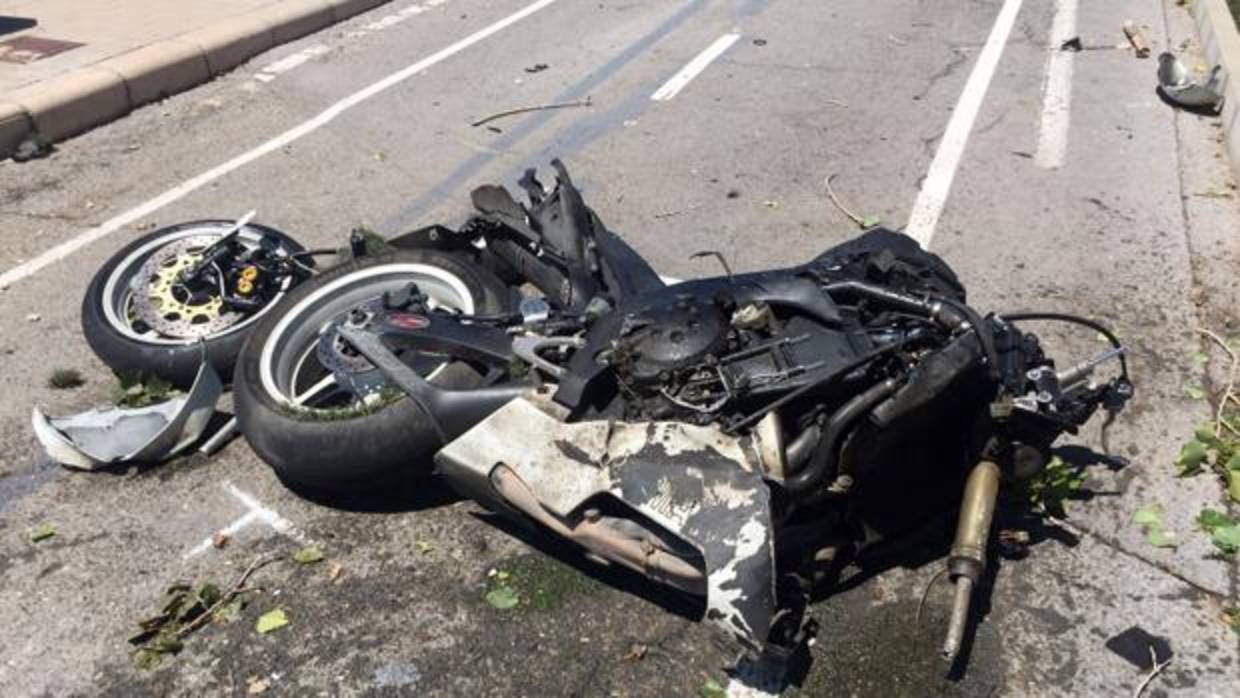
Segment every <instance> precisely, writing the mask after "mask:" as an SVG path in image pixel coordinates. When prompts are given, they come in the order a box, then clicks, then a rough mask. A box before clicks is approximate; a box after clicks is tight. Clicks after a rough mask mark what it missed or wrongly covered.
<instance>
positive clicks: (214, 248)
mask: <svg viewBox="0 0 1240 698" xmlns="http://www.w3.org/2000/svg"><path fill="white" fill-rule="evenodd" d="M256 215H258V211H257V210H252V211H250V212H249V213H247V214H245V215H244V216H242V217H240V218H238V219H237V220H236V221H234V222H233V224H232V225H231V226H230V227H229V228H228V229H227V230H225V231H224V234H223V235H221V236H220V239H219V240H216V241H215V242H213V243H211V244H210V245H208V246H207V249H205V250H203V251H202V258H201V259H199V260H198V261H197V262H195V263H194V264H193V265H191V266H188V267H186V268H185V269H184V270H183V271H182V272H181V281H182V282H185V281H189V280H191V279H196V278H198V276H199V275H200V274H202V272H203V270H205V269H206V268H207V265H209V264H212V263H213V262H215V256H216V255H217V254H219V252H220V250H222V249H223V248H224V247H225V246H227V245H230V244H232V241H233V240H235V239H236V237H237V235H238V233H240V232H241V229H242V228H244V227H246V226H247V225H249V224H250V221H252V220H254V216H256Z"/></svg>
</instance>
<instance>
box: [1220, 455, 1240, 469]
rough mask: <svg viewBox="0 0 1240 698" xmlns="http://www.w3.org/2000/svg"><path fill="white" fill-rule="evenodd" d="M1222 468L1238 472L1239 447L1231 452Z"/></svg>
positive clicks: (1239, 466) (1239, 463)
mask: <svg viewBox="0 0 1240 698" xmlns="http://www.w3.org/2000/svg"><path fill="white" fill-rule="evenodd" d="M1223 470H1230V471H1232V472H1240V449H1238V450H1236V451H1235V452H1234V453H1232V454H1231V458H1228V459H1227V462H1226V463H1225V464H1224V465H1223Z"/></svg>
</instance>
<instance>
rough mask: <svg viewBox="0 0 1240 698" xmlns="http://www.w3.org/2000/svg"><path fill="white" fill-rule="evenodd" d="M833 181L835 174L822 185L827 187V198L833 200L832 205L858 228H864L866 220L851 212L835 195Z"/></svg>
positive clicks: (823, 181) (830, 175)
mask: <svg viewBox="0 0 1240 698" xmlns="http://www.w3.org/2000/svg"><path fill="white" fill-rule="evenodd" d="M833 179H835V174H829V175H827V178H826V179H824V180H822V183H823V184H824V185H826V187H827V196H829V197H830V198H831V203H833V204H835V207H836V208H838V209H839V210H840V212H841V213H843V214H844V215H845V216H848V217H849V218H850V219H851V220H852V222H853V223H856V224H857V225H858V226H864V225H865V219H864V218H862V217H861V216H858V215H857V214H856V213H854V212H852V211H851V210H849V208H848V207H847V206H845V205H844V204H843V202H841V201H840V199H839V197H837V196H836V195H835V190H834V189H832V188H831V180H833Z"/></svg>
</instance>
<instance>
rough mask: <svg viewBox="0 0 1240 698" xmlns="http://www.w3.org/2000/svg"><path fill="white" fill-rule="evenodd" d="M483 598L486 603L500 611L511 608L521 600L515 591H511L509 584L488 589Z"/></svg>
mask: <svg viewBox="0 0 1240 698" xmlns="http://www.w3.org/2000/svg"><path fill="white" fill-rule="evenodd" d="M483 598H484V599H486V602H487V603H489V604H491V605H492V606H494V607H495V608H498V609H500V610H501V611H503V610H506V609H509V608H512V607H514V606H516V605H517V604H518V603H520V602H521V599H520V597H518V596H517V592H516V591H513V589H512V587H510V586H497V587H495V588H494V589H492V590H490V591H488V592H487V593H486V596H484V597H483Z"/></svg>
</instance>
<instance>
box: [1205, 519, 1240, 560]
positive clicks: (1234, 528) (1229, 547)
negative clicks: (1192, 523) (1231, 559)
mask: <svg viewBox="0 0 1240 698" xmlns="http://www.w3.org/2000/svg"><path fill="white" fill-rule="evenodd" d="M1210 542H1211V543H1214V547H1216V548H1218V549H1219V550H1221V551H1223V552H1224V553H1226V554H1227V555H1232V554H1235V553H1236V552H1240V525H1237V524H1231V525H1229V526H1220V527H1218V528H1216V529H1214V532H1213V533H1212V534H1210Z"/></svg>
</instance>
